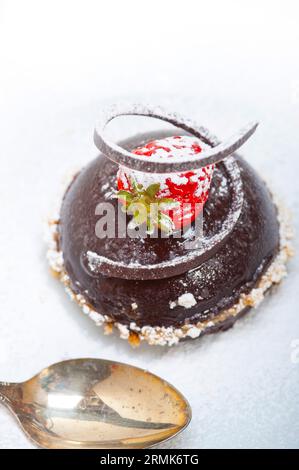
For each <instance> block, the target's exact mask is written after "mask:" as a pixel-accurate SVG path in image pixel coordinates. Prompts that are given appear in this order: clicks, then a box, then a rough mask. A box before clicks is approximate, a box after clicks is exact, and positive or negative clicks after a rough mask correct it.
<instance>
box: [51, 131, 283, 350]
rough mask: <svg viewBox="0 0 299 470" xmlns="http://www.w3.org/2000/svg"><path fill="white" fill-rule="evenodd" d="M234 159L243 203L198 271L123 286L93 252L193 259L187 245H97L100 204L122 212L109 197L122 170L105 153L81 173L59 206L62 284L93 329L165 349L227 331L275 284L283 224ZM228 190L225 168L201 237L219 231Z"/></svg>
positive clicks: (126, 259)
mask: <svg viewBox="0 0 299 470" xmlns="http://www.w3.org/2000/svg"><path fill="white" fill-rule="evenodd" d="M165 135H166V134H165V133H163V137H165ZM167 135H171V134H170V133H167ZM161 136H162V134H161V132H159V133H158V132H157V133H155V134H154V135H153V133H151V135H148V136H147V137H145V136H144V135H143V136H142V137H140V136H136V137H135V138H132V139H129V140H127V141H126V142H124V143H122V145H123V146H124V147H125V148H127V149H133V148H135V147H136V146H138V145H140V144H141V143H142V142H144V141H146V140H149V139H153V138H156V139H157V138H160V137H161ZM234 158H235V161H236V163H237V165H238V168H239V171H240V177H241V182H242V192H243V201H242V207H241V212H240V216H239V218H238V220H237V222H236V224H235V225H234V228H233V230H232V231H231V232H230V233H229V234H228V236H227V237H226V238H225V240H223V241H222V243H219V244H218V245H217V244H216V246H214V247H213V249H212V250H211V251H210V252H209V255H208V257H206V259H204V258H202V259H201V261H200V263H199V265H198V266H196V267H194V266H192V268H191V269H188V267H187V268H186V269H185V271H184V272H183V273H180V274H178V275H173V276H170V277H166V278H159V279H145V280H144V279H128V278H125V279H124V278H122V277H112V276H107V275H103V274H101V272H99V271H97V272H96V273H94V272H92V271H91V270H90V269H88V266H87V264H86V262H85V256H86V253H87V252H94V253H97V254H98V255H99V256H106V257H108V258H110V259H111V260H112V261H113V260H115V261H119V260H122V261H123V263H124V264H127V263H130V262H133V263H138V262H139V263H141V264H147V263H148V264H152V263H161V262H162V263H163V262H169V261H171V260H172V259H176V258H177V257H178V256H182V255H184V254H186V253H187V251H186V248H185V247H184V242H185V240H184V239H182V238H181V239H175V238H165V239H151V238H146V239H140V238H135V239H132V238H112V239H107V238H105V239H100V238H98V237H97V236H96V234H95V226H96V223H97V221H98V219H99V216H98V215H96V206H97V205H98V204H99V203H100V202H104V201H109V202H112V203H113V204H115V205H117V200H116V199H113V198H111V194H113V192H114V191H115V188H116V173H117V165H116V164H115V163H113V162H111V161H110V160H108V159H107V158H106V157H105V156H103V155H99V156H98V157H97V158H96V159H95V160H93V161H92V162H91V163H90V164H89V165H88V166H87V167H85V168H84V169H82V171H81V172H80V173H79V174H78V175H76V177H75V178H74V179H73V181H72V183H71V184H70V186H69V187H68V189H67V191H66V193H65V196H64V199H63V203H62V207H61V212H60V220H59V221H57V224H56V227H57V233H56V238H55V243H56V250H57V253H59V254H61V255H62V258H63V260H61V269H60V271H61V272H60V275H61V278H62V280H63V281H64V282H65V284H66V285H67V288H68V290H69V292H71V295H72V296H73V297H75V298H76V299H77V301H78V302H79V303H80V304H81V305H82V306H83V308H84V309H85V313H89V315H90V316H91V317H92V318H93V319H94V320H95V321H96V322H97V323H103V322H105V323H106V324H108V330H110V327H112V325H113V324H115V325H116V326H117V327H118V328H119V330H120V332H121V335H122V337H124V338H128V337H130V338H131V339H132V340H134V341H138V338H141V339H146V340H147V341H148V342H149V343H151V344H162V345H163V344H173V343H176V342H178V341H179V340H180V339H183V338H187V337H192V338H194V337H197V336H199V335H200V334H201V333H203V332H214V331H217V330H219V329H226V328H228V327H230V326H231V325H232V324H233V323H234V322H235V320H236V319H237V318H238V317H239V316H241V315H242V314H243V313H244V312H245V311H247V310H248V308H249V307H251V306H253V305H254V304H255V299H254V296H253V293H257V292H258V291H259V289H260V288H261V281H262V282H263V289H262V294H263V293H264V292H265V291H266V290H268V289H269V288H270V287H271V284H272V283H273V282H275V280H274V281H273V280H271V267H272V266H274V261H275V260H276V259H278V257H279V253H281V250H280V248H281V245H280V225H279V222H278V216H277V208H276V206H275V205H274V203H273V201H272V197H271V194H270V192H269V190H268V189H267V187H266V185H265V183H264V182H263V181H262V180H261V178H260V177H259V176H258V175H257V174H256V172H255V171H254V170H253V169H252V168H251V166H250V165H249V164H248V163H246V162H245V161H244V160H243V159H242V158H241V157H240V156H234ZM231 186H232V181H231V177H230V174H229V173H228V172H227V169H226V167H225V161H223V162H220V163H218V164H217V165H216V168H215V171H214V175H213V180H212V184H211V188H210V194H209V199H208V201H207V203H206V204H205V206H204V236H205V237H209V236H211V235H213V234H214V233H217V231H219V230H221V227H222V224H223V223H224V221H225V218H226V216H227V213H228V211H229V208H230V205H231V197H232V187H231ZM124 217H125V216H124ZM283 261H284V260H283ZM282 264H283V263H280V264H279V266H280V267H281V265H282ZM276 268H277V266H276ZM57 270H58V269H57ZM276 271H277V269H276ZM269 276H270V277H269ZM278 278H279V275H278ZM278 278H277V282H278V281H279V280H280V279H278ZM259 293H260V291H259ZM109 325H110V327H109Z"/></svg>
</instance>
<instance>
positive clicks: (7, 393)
mask: <svg viewBox="0 0 299 470" xmlns="http://www.w3.org/2000/svg"><path fill="white" fill-rule="evenodd" d="M15 385H16V384H12V383H9V382H0V403H1V402H2V403H3V404H9V403H10V402H11V400H12V399H13V396H14V394H15Z"/></svg>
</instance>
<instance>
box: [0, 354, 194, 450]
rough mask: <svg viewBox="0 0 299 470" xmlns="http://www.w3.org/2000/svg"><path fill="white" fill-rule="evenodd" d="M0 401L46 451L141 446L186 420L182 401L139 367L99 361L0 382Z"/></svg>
mask: <svg viewBox="0 0 299 470" xmlns="http://www.w3.org/2000/svg"><path fill="white" fill-rule="evenodd" d="M0 401H2V402H3V403H4V404H5V405H6V406H7V407H8V408H9V409H10V410H11V411H12V412H13V413H14V414H15V415H16V417H17V418H18V420H19V423H20V424H21V426H22V428H23V430H24V431H25V433H26V434H27V435H28V436H29V437H30V438H31V439H32V440H33V441H34V442H35V443H36V444H37V445H39V446H40V447H46V448H60V449H62V448H69V449H70V448H98V449H105V448H106V449H111V448H123V449H124V448H144V447H150V446H153V445H155V444H157V443H159V442H162V441H165V440H166V439H169V438H171V437H173V436H175V435H176V434H178V433H179V432H181V431H182V430H183V429H184V428H185V427H186V426H187V425H188V424H189V422H190V419H191V410H190V407H189V405H188V403H187V401H186V399H185V398H184V397H183V396H182V395H181V394H180V393H179V392H178V391H177V390H176V389H175V388H174V387H173V386H172V385H170V384H169V383H167V382H165V381H164V380H162V379H160V378H159V377H157V376H155V375H153V374H151V373H149V372H147V371H144V370H142V369H139V368H136V367H133V366H130V365H126V364H121V363H118V362H113V361H107V360H103V359H74V360H70V361H64V362H60V363H57V364H54V365H52V366H50V367H48V368H46V369H44V370H43V371H41V372H40V373H39V374H38V375H36V376H34V377H33V378H32V379H30V380H28V381H26V382H23V383H20V384H13V383H12V384H8V383H4V382H2V383H1V382H0Z"/></svg>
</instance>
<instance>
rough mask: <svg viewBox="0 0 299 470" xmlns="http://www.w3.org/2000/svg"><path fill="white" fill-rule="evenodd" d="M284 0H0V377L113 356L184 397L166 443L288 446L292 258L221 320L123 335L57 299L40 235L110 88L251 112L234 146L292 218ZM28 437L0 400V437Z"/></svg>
mask: <svg viewBox="0 0 299 470" xmlns="http://www.w3.org/2000/svg"><path fill="white" fill-rule="evenodd" d="M104 5H105V6H104ZM298 13H299V10H298V2H296V1H281V2H277V1H272V2H268V1H264V2H261V1H259V2H257V1H250V2H249V1H248V2H238V1H227V2H222V1H221V0H220V1H218V2H215V1H209V2H207V1H204V2H198V1H189V2H188V1H187V2H175V1H171V2H168V1H163V2H161V1H160V2H155V1H153V2H150V3H146V2H132V1H127V2H115V1H109V2H92V1H84V2H83V1H79V2H75V1H70V2H68V1H59V2H57V1H51V2H50V1H48V2H39V1H36V2H32V1H28V0H27V1H26V2H22V1H19V2H16V1H9V2H8V1H7V2H3V1H0V67H1V73H0V129H1V152H0V157H1V173H0V174H1V185H0V217H1V231H0V259H1V270H0V301H1V309H0V319H1V327H0V377H1V379H2V380H6V381H18V380H23V379H26V378H28V377H30V376H31V375H32V374H34V373H35V372H37V371H38V370H40V369H41V368H43V367H45V366H47V365H49V364H51V363H53V362H55V361H59V360H62V359H67V358H72V357H83V356H92V357H105V358H108V359H117V360H121V361H127V362H130V363H132V364H135V365H137V366H141V367H145V368H149V369H150V370H151V371H153V372H155V373H157V374H159V375H162V376H163V377H165V378H166V379H168V380H169V381H170V382H172V383H173V384H174V385H175V386H177V387H178V388H179V389H180V390H182V392H184V393H185V395H186V397H187V398H188V399H189V401H190V403H191V406H192V408H193V421H192V423H191V425H190V427H189V428H188V429H187V430H186V431H185V432H184V433H183V434H182V435H181V436H180V437H179V438H178V439H175V440H173V441H172V442H171V443H169V446H173V447H177V448H179V447H185V448H192V447H193V448H194V447H199V448H205V447H215V448H219V447H229V448H231V447H240V448H241V447H298V444H299V419H298V418H299V400H298V392H299V390H298V383H299V381H298V379H299V353H298V351H296V349H295V346H296V344H297V348H298V344H299V341H298V339H299V317H298V300H297V291H298V280H299V279H298V278H299V270H298V259H296V258H295V259H294V260H293V261H292V262H291V264H290V275H289V277H288V278H287V279H286V281H285V282H284V283H283V285H282V286H281V287H280V288H279V290H278V292H277V293H276V295H273V296H271V297H269V298H268V299H267V300H266V301H265V302H264V303H263V304H262V306H261V307H260V309H259V310H258V311H257V312H256V313H254V314H250V315H249V316H248V317H247V318H246V319H244V320H242V321H239V322H238V323H237V325H236V326H235V328H233V329H232V330H230V331H228V332H226V333H223V334H218V335H214V336H211V337H206V338H204V339H202V340H200V341H194V342H189V343H188V344H182V345H180V346H179V347H176V348H172V349H166V348H165V349H162V348H151V347H145V346H142V347H141V348H140V349H138V350H132V349H131V348H130V346H128V345H127V344H126V342H124V341H122V340H120V339H118V338H117V337H116V336H114V337H104V336H103V335H102V331H101V330H100V329H97V328H96V327H95V326H94V325H93V324H92V323H91V322H90V320H89V319H87V318H85V317H84V316H83V315H82V314H81V312H80V311H79V309H78V308H77V307H76V305H73V304H71V303H70V301H69V299H68V298H67V296H66V294H65V293H64V291H63V288H62V286H61V285H60V284H59V283H58V282H57V281H55V280H54V279H52V278H51V277H50V275H49V273H48V268H47V264H46V261H45V249H46V247H45V245H44V243H43V234H42V224H43V220H44V219H45V217H46V215H47V213H48V211H49V208H50V207H51V206H52V203H53V201H54V200H55V197H56V194H57V191H58V190H59V187H60V182H61V181H62V179H63V176H64V175H65V174H67V173H68V171H69V170H70V169H72V168H74V167H76V166H80V165H82V164H84V163H86V162H87V161H88V160H90V159H91V158H92V157H93V156H94V155H95V154H96V149H95V148H94V146H93V143H92V130H93V125H94V122H95V120H96V118H97V113H98V110H99V108H100V107H101V105H102V103H103V102H107V101H114V100H117V99H118V98H119V97H123V96H126V97H129V98H135V97H137V98H139V99H143V100H144V101H146V100H148V99H152V97H154V98H153V99H154V100H155V102H159V101H160V102H162V104H163V103H166V104H167V103H171V106H172V108H178V110H179V111H184V112H185V114H188V113H189V114H190V116H192V117H194V118H198V119H199V120H201V121H202V122H203V124H206V125H207V126H208V127H210V128H211V130H213V131H215V132H216V133H217V134H218V135H219V137H222V136H223V137H225V136H228V135H230V133H231V131H234V130H235V129H238V128H239V127H240V126H241V125H242V124H243V123H245V122H247V121H248V120H250V119H258V120H260V121H261V126H260V128H259V130H258V132H257V134H256V136H255V137H254V138H252V139H251V141H250V143H248V144H247V145H246V148H244V154H245V156H246V157H247V158H248V160H250V161H251V162H252V164H253V165H254V166H255V167H256V168H257V169H258V170H259V171H260V172H261V173H263V174H264V175H265V176H266V177H267V178H268V179H270V180H271V183H272V185H273V186H274V187H275V188H276V190H277V191H278V192H279V193H280V194H281V196H283V198H284V199H285V201H286V202H287V204H288V205H289V207H291V208H292V209H293V212H294V218H295V224H296V225H297V227H298V199H299V191H298V172H299V165H298V123H299V122H298V120H299V61H298V52H297V45H298V40H299V37H298V36H299V30H298V26H297V21H298V20H297V19H298ZM296 244H297V243H296ZM296 340H297V343H296ZM30 446H31V444H30V443H29V442H28V441H27V439H26V438H25V437H24V435H23V434H22V432H21V431H20V430H19V429H18V427H17V425H16V423H15V421H14V420H13V418H12V417H11V416H10V414H9V413H8V411H7V410H6V409H4V408H2V409H0V447H1V448H16V447H20V448H29V447H30Z"/></svg>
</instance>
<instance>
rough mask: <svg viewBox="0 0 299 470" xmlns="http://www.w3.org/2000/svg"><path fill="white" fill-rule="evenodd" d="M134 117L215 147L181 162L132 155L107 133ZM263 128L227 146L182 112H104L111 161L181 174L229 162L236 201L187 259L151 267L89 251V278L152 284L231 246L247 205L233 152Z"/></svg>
mask: <svg viewBox="0 0 299 470" xmlns="http://www.w3.org/2000/svg"><path fill="white" fill-rule="evenodd" d="M130 115H131V116H147V117H152V118H157V119H161V120H162V121H166V122H169V123H170V124H173V125H174V126H176V127H179V128H181V129H183V130H184V131H186V132H188V133H189V134H191V135H193V136H195V137H197V138H199V139H200V140H201V141H203V142H204V143H206V144H207V145H209V146H210V149H208V150H205V151H203V152H201V153H200V154H199V156H198V158H196V156H194V155H192V156H190V157H189V156H188V157H181V158H179V159H174V158H165V159H163V158H155V156H152V157H151V158H148V157H143V156H141V155H136V154H134V153H131V152H128V151H127V150H125V149H123V148H121V147H120V146H119V145H117V144H114V143H111V142H110V141H109V140H108V139H107V138H106V137H105V132H104V131H105V128H106V126H107V124H108V123H109V122H110V121H112V120H113V119H115V118H116V117H119V116H130ZM257 126H258V123H253V124H250V125H248V126H247V127H246V128H244V129H242V130H241V131H239V132H238V133H237V134H236V135H235V137H233V138H231V139H230V140H228V141H226V142H225V143H222V144H221V143H220V142H219V140H218V139H217V138H216V137H215V136H213V135H212V134H210V132H209V131H208V130H207V129H206V128H204V127H203V126H198V125H197V124H196V123H194V122H192V121H191V120H189V119H186V118H183V117H180V116H178V114H176V113H169V112H167V111H165V110H163V109H162V108H160V107H151V106H144V105H140V104H136V105H127V104H123V105H117V106H111V107H109V108H107V109H106V111H104V112H103V113H102V116H101V118H100V120H99V122H98V125H97V126H96V129H95V132H94V141H95V144H96V146H97V147H98V149H99V150H100V151H101V152H103V154H104V155H106V156H107V157H108V158H109V159H110V160H112V161H114V162H115V163H117V164H119V165H122V166H124V167H127V168H130V169H133V170H137V171H142V172H150V173H177V172H178V173H180V172H184V171H188V170H196V169H198V168H202V167H205V166H207V165H211V164H213V163H218V162H220V161H222V160H223V162H222V164H223V165H224V167H225V169H226V172H227V174H228V177H229V179H230V183H231V190H232V193H231V197H232V199H231V206H230V208H229V211H228V214H227V216H226V218H225V220H224V221H223V223H222V226H221V229H220V230H219V232H218V233H215V234H214V235H212V236H211V237H207V238H204V239H203V240H201V242H200V245H199V247H198V248H195V249H191V250H190V251H189V253H187V254H186V255H182V256H178V257H176V258H175V259H174V260H169V261H165V262H162V263H154V264H151V265H142V264H139V265H136V264H133V265H130V264H124V263H123V262H121V261H114V260H111V259H109V258H107V257H105V256H101V255H98V254H97V253H94V252H91V251H88V252H86V253H84V254H82V259H81V262H82V265H83V266H84V268H85V269H86V271H87V272H88V274H89V275H91V276H97V275H99V274H101V275H104V276H110V277H117V278H122V279H131V280H132V279H136V280H137V279H141V280H149V279H163V278H166V277H171V276H177V275H179V274H182V273H184V272H186V271H188V270H190V269H195V268H197V267H198V266H200V264H201V263H202V262H204V261H205V260H206V259H207V258H208V257H209V255H210V254H211V252H212V251H213V250H215V249H216V248H219V245H222V244H223V243H224V242H225V240H226V238H227V237H228V235H229V234H230V233H231V232H232V230H233V228H234V226H235V224H236V223H237V221H238V219H239V217H240V214H241V211H242V206H243V189H242V178H241V175H240V170H239V165H238V163H237V161H236V160H235V158H234V155H233V153H234V152H235V151H236V150H237V149H238V148H240V147H241V145H243V144H244V143H245V142H246V141H247V140H248V139H249V137H250V136H251V135H252V134H253V133H254V132H255V130H256V128H257ZM227 157H228V158H227Z"/></svg>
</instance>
